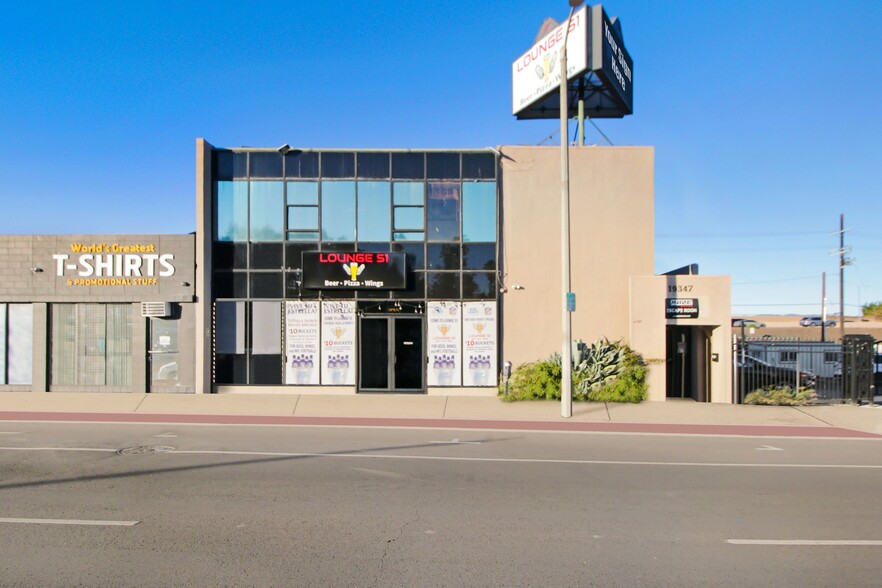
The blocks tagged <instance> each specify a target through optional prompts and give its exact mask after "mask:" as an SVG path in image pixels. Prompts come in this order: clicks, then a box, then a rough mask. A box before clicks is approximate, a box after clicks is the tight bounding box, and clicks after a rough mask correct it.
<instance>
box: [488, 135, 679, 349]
mask: <svg viewBox="0 0 882 588" xmlns="http://www.w3.org/2000/svg"><path fill="white" fill-rule="evenodd" d="M499 150H500V151H501V153H502V157H501V165H502V178H503V185H502V188H501V193H502V205H501V207H500V209H501V211H502V212H501V219H500V220H501V227H502V231H501V235H500V248H501V251H500V258H501V264H502V268H501V269H502V271H503V272H505V274H506V277H505V285H506V286H507V288H508V292H507V293H504V294H502V295H501V296H502V299H501V300H502V305H501V308H502V316H501V320H502V338H501V339H502V357H501V359H502V360H503V361H505V360H510V361H512V362H513V363H514V364H515V365H518V364H520V363H524V362H527V361H533V360H537V359H542V358H545V357H547V356H548V355H549V354H551V353H552V352H555V351H558V352H559V351H560V350H561V347H562V337H561V332H562V321H561V313H562V310H561V308H562V305H563V295H562V287H561V261H560V260H561V208H560V203H561V196H560V194H561V171H560V168H561V166H560V148H559V147H521V146H517V147H515V146H503V147H500V148H499ZM653 160H654V151H653V148H652V147H596V146H594V147H573V148H570V219H571V236H570V240H571V276H572V288H571V289H572V291H573V292H575V293H576V312H574V313H573V315H572V319H573V338H574V339H582V340H584V341H586V342H591V341H593V340H595V339H597V338H598V337H607V338H608V339H623V340H625V341H628V339H629V338H630V336H631V334H630V317H629V303H630V278H631V276H638V275H651V274H652V272H653V256H654V249H653V240H654V231H653V224H654V210H653V198H654V194H653V181H654V178H653V174H654V171H653V165H654V164H653ZM515 285H518V286H523V289H515V288H514V286H515ZM659 312H661V311H659ZM662 316H663V315H662Z"/></svg>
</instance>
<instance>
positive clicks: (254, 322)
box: [251, 302, 282, 355]
mask: <svg viewBox="0 0 882 588" xmlns="http://www.w3.org/2000/svg"><path fill="white" fill-rule="evenodd" d="M281 349H282V314H281V304H280V303H279V302H253V303H252V304H251V353H252V354H254V355H278V354H279V352H280V351H281Z"/></svg>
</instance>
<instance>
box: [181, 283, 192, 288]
mask: <svg viewBox="0 0 882 588" xmlns="http://www.w3.org/2000/svg"><path fill="white" fill-rule="evenodd" d="M181 286H183V287H184V288H189V287H190V282H181Z"/></svg>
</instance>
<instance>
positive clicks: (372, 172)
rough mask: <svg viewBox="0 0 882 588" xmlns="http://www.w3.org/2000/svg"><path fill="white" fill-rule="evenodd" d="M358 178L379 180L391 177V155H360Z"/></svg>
mask: <svg viewBox="0 0 882 588" xmlns="http://www.w3.org/2000/svg"><path fill="white" fill-rule="evenodd" d="M358 177H359V178H379V179H385V178H388V177H389V154H388V153H359V154H358Z"/></svg>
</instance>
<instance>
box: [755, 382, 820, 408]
mask: <svg viewBox="0 0 882 588" xmlns="http://www.w3.org/2000/svg"><path fill="white" fill-rule="evenodd" d="M817 399H818V395H817V394H816V393H815V391H814V389H812V388H798V389H794V388H791V387H790V386H766V387H765V388H760V389H759V390H754V391H753V392H751V393H750V394H748V395H747V397H746V398H745V399H744V404H767V405H775V406H803V405H806V404H814V403H815V401H816V400H817Z"/></svg>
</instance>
